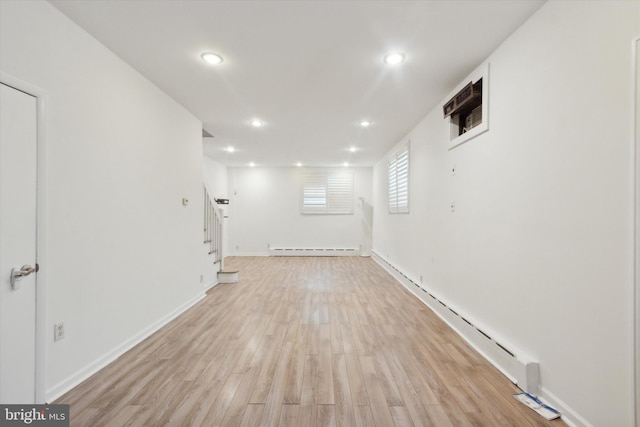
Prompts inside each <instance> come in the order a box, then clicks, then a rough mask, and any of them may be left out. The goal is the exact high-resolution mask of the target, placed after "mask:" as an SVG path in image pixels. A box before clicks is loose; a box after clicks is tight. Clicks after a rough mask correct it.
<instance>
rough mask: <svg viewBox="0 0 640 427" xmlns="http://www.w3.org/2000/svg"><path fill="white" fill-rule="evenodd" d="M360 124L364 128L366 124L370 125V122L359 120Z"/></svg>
mask: <svg viewBox="0 0 640 427" xmlns="http://www.w3.org/2000/svg"><path fill="white" fill-rule="evenodd" d="M360 126H362V127H363V128H366V127H367V126H371V122H370V121H369V120H363V121H361V122H360Z"/></svg>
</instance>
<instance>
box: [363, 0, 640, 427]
mask: <svg viewBox="0 0 640 427" xmlns="http://www.w3.org/2000/svg"><path fill="white" fill-rule="evenodd" d="M639 35H640V3H638V2H595V1H594V2H571V1H563V2H549V3H547V4H546V5H544V6H543V7H542V8H541V9H540V10H539V11H538V12H537V13H536V14H535V15H534V16H533V17H532V18H531V19H530V20H529V21H528V22H527V23H525V24H524V25H523V26H522V27H521V28H520V29H519V30H517V31H516V32H515V33H514V34H513V35H512V36H511V37H510V38H509V39H508V40H507V41H506V42H505V43H503V45H502V46H501V47H500V48H498V49H497V51H496V52H495V53H494V54H493V55H492V56H491V57H490V58H489V62H490V82H491V89H490V90H491V102H490V121H489V123H490V129H489V131H488V132H487V133H485V134H482V135H480V136H478V137H476V138H475V139H472V140H471V141H468V142H466V143H465V144H463V145H461V146H459V147H457V148H454V149H452V150H450V151H449V150H447V147H448V144H447V141H448V125H447V122H446V121H445V120H444V119H443V117H442V110H441V108H440V106H438V107H436V108H435V109H434V110H433V111H432V112H431V113H430V114H429V115H427V116H426V117H425V118H424V120H423V121H422V122H421V123H420V124H418V125H417V126H416V127H415V128H414V129H413V130H412V131H411V132H410V133H409V135H408V136H407V138H411V142H412V145H411V150H412V151H411V177H410V179H411V195H410V197H411V213H410V214H409V215H389V214H388V213H387V209H386V201H387V197H386V168H387V166H386V159H382V160H381V161H380V162H379V163H378V164H377V165H376V167H375V168H374V211H375V212H376V216H375V220H374V244H373V247H374V251H376V253H379V254H380V255H381V256H383V257H385V258H387V259H388V260H389V261H391V262H392V263H393V264H395V265H396V266H397V267H399V268H400V269H401V270H403V271H404V272H405V273H407V274H409V275H410V276H412V277H415V278H418V277H419V276H420V275H422V276H423V277H424V280H425V287H426V288H428V289H430V290H431V291H432V292H433V293H435V294H436V295H438V296H439V297H441V298H442V299H443V300H444V301H446V302H447V304H449V305H450V306H451V307H453V308H454V309H455V310H456V311H458V312H459V313H460V314H461V315H464V316H465V317H466V318H467V319H469V320H472V322H473V323H474V324H476V325H478V326H481V327H482V328H483V329H484V330H485V331H486V332H488V333H489V334H490V335H491V336H493V337H494V338H496V339H498V340H499V341H501V342H503V343H506V344H508V345H509V346H510V347H511V348H512V349H513V350H516V353H517V354H524V355H528V356H530V357H531V358H533V359H534V360H537V361H538V362H540V366H541V376H542V386H543V395H545V396H546V397H548V398H550V399H553V401H554V402H556V403H561V404H562V405H563V406H564V408H565V409H567V410H569V411H573V413H572V414H570V415H571V417H570V419H571V421H572V422H574V423H578V424H585V425H589V424H591V425H594V426H604V425H608V426H631V425H633V410H632V408H633V403H634V402H633V392H632V391H633V390H632V386H633V356H632V347H633V341H632V318H633V305H632V301H633V298H632V295H633V294H632V290H633V279H632V264H633V255H632V247H633V243H632V238H633V227H632V222H633V221H632V219H633V218H632V204H633V199H632V180H633V168H632V160H631V159H632V155H631V153H632V124H631V123H632V112H631V106H632V86H631V82H632V77H631V73H632V56H631V55H632V40H633V39H634V38H635V37H637V36H639ZM452 89H453V88H452ZM444 101H446V100H445V99H443V103H444ZM399 143H400V142H399ZM454 165H455V166H456V173H455V175H452V174H451V172H450V168H451V167H452V166H454ZM451 201H455V205H456V209H455V212H450V209H449V206H450V202H451Z"/></svg>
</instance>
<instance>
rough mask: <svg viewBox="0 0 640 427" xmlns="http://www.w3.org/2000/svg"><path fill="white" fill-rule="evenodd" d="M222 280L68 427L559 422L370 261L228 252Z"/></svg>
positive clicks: (96, 380)
mask: <svg viewBox="0 0 640 427" xmlns="http://www.w3.org/2000/svg"><path fill="white" fill-rule="evenodd" d="M225 266H226V267H227V268H233V269H239V270H240V280H239V282H238V283H235V284H220V285H218V286H216V287H215V288H213V289H211V290H210V291H209V292H208V295H207V297H206V298H205V299H204V300H202V301H201V302H200V303H198V304H197V305H196V306H195V307H193V308H192V309H190V310H189V311H188V312H186V313H184V314H183V315H182V316H180V317H179V318H177V319H175V320H174V321H173V322H171V323H170V324H169V325H167V326H166V327H164V328H163V329H162V330H161V331H159V332H157V333H156V334H154V335H152V336H151V337H149V338H148V339H146V340H145V341H143V342H142V343H140V344H139V345H138V346H136V347H135V348H133V349H132V350H131V351H129V352H128V353H126V354H124V355H123V356H122V357H120V358H119V359H117V360H116V361H114V362H113V363H112V364H111V365H109V366H107V367H106V368H104V369H103V370H101V371H100V372H98V373H97V374H95V375H94V376H92V377H91V378H89V379H88V380H86V381H85V382H84V383H82V384H81V385H79V386H78V387H76V388H74V389H73V390H71V391H70V392H68V393H67V394H65V395H64V396H62V397H61V398H60V399H58V400H57V401H56V402H55V403H67V404H70V405H71V414H70V417H71V425H72V426H82V427H84V426H92V427H93V426H109V427H113V426H163V425H167V426H233V427H236V426H318V427H320V426H377V427H391V426H398V427H400V426H402V427H404V426H436V427H440V426H518V427H521V426H561V425H564V423H562V422H561V421H559V420H555V421H553V422H547V421H545V420H544V419H543V418H542V417H540V416H539V415H537V414H536V413H534V412H533V411H532V410H530V409H528V408H525V407H524V406H523V405H522V404H520V403H518V402H517V401H516V400H515V399H514V398H513V397H512V396H511V395H512V394H514V393H517V392H518V389H517V388H516V387H515V386H514V385H513V384H511V383H510V382H509V381H508V380H507V379H506V378H505V377H504V376H503V375H502V374H500V373H499V372H498V371H497V370H496V369H495V368H493V367H492V366H491V365H489V364H488V363H487V362H486V361H485V360H484V359H483V358H482V357H481V356H480V355H479V354H478V353H476V352H475V351H474V350H473V349H471V348H470V347H469V346H468V345H466V344H465V343H464V341H462V339H461V338H460V337H458V335H457V334H456V333H455V332H453V331H452V330H451V329H450V328H449V327H448V326H446V325H445V324H444V323H443V322H442V321H441V320H440V319H439V318H438V317H437V316H436V315H435V314H433V313H432V312H431V311H430V310H429V309H428V308H427V307H426V306H425V305H423V304H422V302H420V301H419V300H418V299H416V298H415V297H414V296H413V295H411V294H410V293H409V292H408V291H407V290H405V289H404V288H403V287H402V286H401V285H400V284H399V283H397V282H396V281H395V280H394V279H393V278H392V277H391V276H389V275H388V274H387V273H386V272H385V271H384V270H383V269H382V268H381V267H379V266H378V265H377V264H376V263H375V262H374V261H373V260H372V259H370V258H361V257H336V258H324V257H315V258H299V257H297V258H284V257H282V258H281V257H247V258H227V259H226V262H225Z"/></svg>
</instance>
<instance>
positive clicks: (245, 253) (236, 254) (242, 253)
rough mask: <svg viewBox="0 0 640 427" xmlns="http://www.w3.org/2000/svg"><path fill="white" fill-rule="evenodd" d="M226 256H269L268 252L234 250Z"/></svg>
mask: <svg viewBox="0 0 640 427" xmlns="http://www.w3.org/2000/svg"><path fill="white" fill-rule="evenodd" d="M228 256H269V252H234V253H232V254H229V255H227V256H225V258H226V257H228Z"/></svg>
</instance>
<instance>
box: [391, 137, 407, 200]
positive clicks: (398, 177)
mask: <svg viewBox="0 0 640 427" xmlns="http://www.w3.org/2000/svg"><path fill="white" fill-rule="evenodd" d="M389 212H390V213H409V144H408V143H407V144H406V145H405V146H403V147H402V148H401V149H400V150H399V151H398V152H396V153H395V154H394V155H393V156H392V157H391V159H389Z"/></svg>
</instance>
